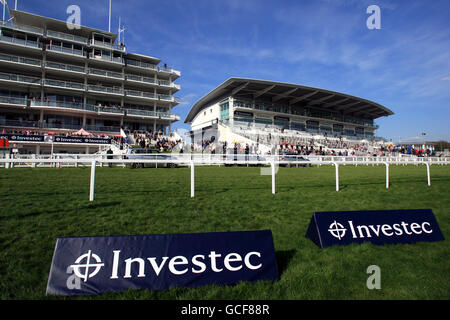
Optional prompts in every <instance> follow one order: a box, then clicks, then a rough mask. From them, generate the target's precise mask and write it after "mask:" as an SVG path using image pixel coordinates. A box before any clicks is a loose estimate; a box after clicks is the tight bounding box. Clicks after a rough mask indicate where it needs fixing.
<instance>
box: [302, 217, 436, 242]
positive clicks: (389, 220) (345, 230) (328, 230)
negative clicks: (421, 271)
mask: <svg viewBox="0 0 450 320" xmlns="http://www.w3.org/2000/svg"><path fill="white" fill-rule="evenodd" d="M306 237H307V238H309V239H311V240H312V241H313V242H314V243H315V244H317V245H318V246H319V247H321V248H324V247H329V246H333V245H346V244H350V243H363V242H371V243H373V244H394V243H414V242H419V241H439V240H444V236H443V235H442V232H441V230H440V229H439V225H438V223H437V221H436V218H435V217H434V214H433V211H431V209H418V210H382V211H334V212H333V211H331V212H315V213H314V214H313V216H312V218H311V222H310V224H309V227H308V231H307V232H306Z"/></svg>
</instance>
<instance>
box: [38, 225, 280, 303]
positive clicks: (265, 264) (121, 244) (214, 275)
mask: <svg viewBox="0 0 450 320" xmlns="http://www.w3.org/2000/svg"><path fill="white" fill-rule="evenodd" d="M258 280H278V269H277V263H276V259H275V250H274V245H273V238H272V232H271V231H270V230H262V231H242V232H218V233H193V234H162V235H138V236H111V237H76V238H58V239H57V240H56V246H55V252H54V254H53V260H52V264H51V268H50V275H49V279H48V284H47V292H46V294H47V295H95V294H100V293H103V292H106V291H122V290H128V289H130V288H132V289H149V290H163V289H169V288H172V287H197V286H202V285H207V284H217V285H226V284H236V283H238V282H240V281H258Z"/></svg>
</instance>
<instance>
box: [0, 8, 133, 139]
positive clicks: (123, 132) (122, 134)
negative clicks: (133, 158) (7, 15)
mask: <svg viewBox="0 0 450 320" xmlns="http://www.w3.org/2000/svg"><path fill="white" fill-rule="evenodd" d="M0 1H1V0H0ZM120 135H121V136H122V138H126V137H127V135H126V134H125V131H123V129H122V128H120Z"/></svg>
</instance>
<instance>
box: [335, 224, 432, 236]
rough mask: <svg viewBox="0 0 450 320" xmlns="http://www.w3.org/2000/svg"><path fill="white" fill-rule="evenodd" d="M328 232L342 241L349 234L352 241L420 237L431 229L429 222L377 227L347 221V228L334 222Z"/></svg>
mask: <svg viewBox="0 0 450 320" xmlns="http://www.w3.org/2000/svg"><path fill="white" fill-rule="evenodd" d="M328 232H329V233H330V234H331V235H332V236H333V237H335V238H337V239H339V240H342V239H343V238H344V237H345V236H348V235H350V234H351V236H352V238H353V239H358V238H372V237H374V238H378V237H380V236H382V235H384V236H386V237H396V236H398V237H399V236H409V235H420V234H423V233H428V234H431V233H433V229H432V228H431V225H430V223H429V222H422V223H417V222H413V223H406V222H404V221H402V222H400V223H394V224H377V225H371V224H370V225H364V224H360V225H354V224H353V221H352V220H349V221H347V226H346V225H345V223H344V224H342V223H340V222H337V221H336V220H334V222H333V223H331V224H330V226H329V227H328Z"/></svg>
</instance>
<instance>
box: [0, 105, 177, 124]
mask: <svg viewBox="0 0 450 320" xmlns="http://www.w3.org/2000/svg"><path fill="white" fill-rule="evenodd" d="M0 102H1V100H0ZM30 106H31V107H35V108H39V107H41V108H42V107H50V108H62V109H73V110H80V111H88V112H93V113H97V114H102V113H103V114H105V113H109V114H111V113H113V114H116V115H119V116H140V117H151V118H160V119H168V120H180V117H179V116H178V115H177V114H174V113H170V112H155V111H150V110H140V109H122V108H111V107H103V106H95V105H90V104H82V103H68V102H58V101H45V102H42V101H36V100H32V101H30Z"/></svg>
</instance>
